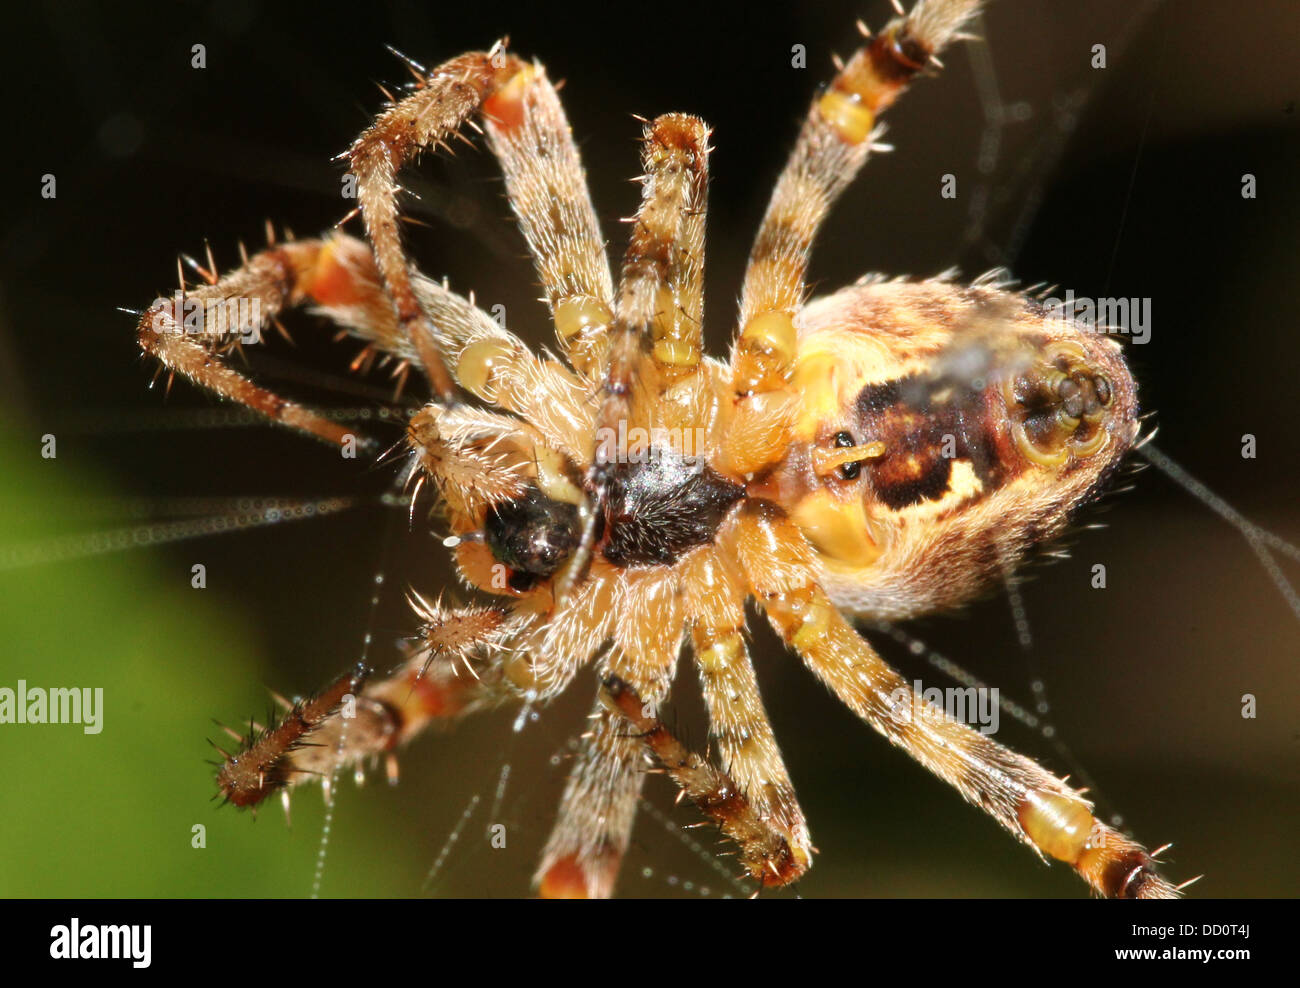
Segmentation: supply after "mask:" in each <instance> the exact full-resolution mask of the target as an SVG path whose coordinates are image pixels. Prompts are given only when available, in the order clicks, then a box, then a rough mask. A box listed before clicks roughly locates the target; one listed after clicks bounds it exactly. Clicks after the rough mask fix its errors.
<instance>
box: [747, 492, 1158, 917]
mask: <svg viewBox="0 0 1300 988" xmlns="http://www.w3.org/2000/svg"><path fill="white" fill-rule="evenodd" d="M735 546H736V556H737V559H738V560H739V562H740V564H741V567H742V568H743V569H744V571H745V573H746V574H747V578H748V580H749V583H750V588H751V592H752V593H753V595H754V596H755V597H756V598H757V599H758V601H759V603H760V605H761V606H762V607H763V610H764V611H765V612H766V614H767V616H768V618H769V620H770V621H771V622H772V626H773V627H774V628H775V629H776V631H777V632H778V633H779V634H780V635H781V636H782V637H783V638H784V639H785V640H786V642H787V643H788V644H789V645H790V646H791V647H793V648H794V649H795V650H796V651H797V652H798V653H799V656H800V657H801V658H802V659H803V661H804V663H805V664H806V665H807V666H808V668H809V669H811V670H812V671H813V673H814V674H816V675H817V677H818V678H820V679H821V680H822V681H823V682H824V683H825V684H826V685H827V686H828V687H830V688H831V689H832V690H833V691H834V692H835V694H836V695H837V696H838V697H839V698H840V699H841V700H842V701H843V702H844V703H845V704H846V705H847V706H848V707H849V708H850V709H851V710H853V712H854V713H856V714H857V715H858V716H859V717H861V718H862V719H863V720H864V721H866V722H867V723H868V724H870V725H871V726H872V727H873V728H874V729H875V730H876V731H878V732H879V733H881V734H882V735H884V736H885V738H886V739H887V740H889V741H890V743H892V744H895V745H897V746H898V747H900V748H902V749H903V750H904V751H905V752H907V753H908V754H909V755H911V756H912V757H913V758H915V759H916V760H917V761H918V762H920V763H921V764H922V765H924V766H925V767H926V768H927V769H929V770H930V771H931V772H933V773H934V774H935V775H937V776H938V777H939V778H941V779H943V780H944V781H945V782H947V783H948V784H949V785H951V786H953V788H955V789H956V790H957V791H958V792H959V793H960V794H961V795H962V796H963V797H964V798H965V799H966V800H967V801H968V802H970V803H972V804H974V805H975V806H978V807H979V808H981V809H983V810H984V811H985V812H986V813H988V814H989V815H990V816H992V817H993V818H994V819H995V820H997V821H998V823H1000V824H1002V826H1003V827H1005V828H1006V829H1007V830H1008V831H1010V832H1011V834H1012V835H1014V836H1015V837H1016V838H1017V839H1019V840H1021V841H1023V842H1024V843H1026V844H1028V845H1029V846H1030V847H1032V848H1034V850H1036V851H1037V852H1038V853H1039V854H1045V855H1049V856H1051V857H1053V858H1056V859H1058V860H1060V861H1064V862H1066V863H1067V864H1068V865H1070V867H1072V868H1073V869H1074V870H1075V871H1076V872H1077V873H1078V874H1079V875H1080V877H1082V878H1083V879H1084V880H1085V881H1086V882H1088V884H1089V885H1091V886H1092V887H1093V888H1094V889H1096V890H1097V891H1098V892H1100V893H1101V894H1103V895H1106V896H1111V897H1119V898H1166V897H1171V896H1174V895H1176V890H1175V889H1174V887H1173V886H1172V885H1170V884H1169V882H1167V881H1166V880H1165V879H1164V878H1162V877H1161V876H1160V874H1159V873H1158V872H1157V871H1156V868H1155V863H1154V860H1153V858H1152V856H1151V855H1150V854H1148V853H1147V851H1146V850H1145V849H1144V848H1143V847H1142V846H1141V845H1139V844H1136V843H1134V842H1133V841H1131V840H1129V839H1128V838H1127V837H1125V836H1124V835H1122V834H1120V833H1118V832H1116V831H1115V830H1113V829H1111V828H1110V827H1108V826H1106V825H1105V824H1104V823H1102V822H1101V821H1100V820H1098V819H1096V818H1095V817H1094V816H1093V815H1092V812H1091V807H1090V804H1089V803H1088V802H1087V801H1086V800H1084V799H1083V797H1082V796H1080V795H1079V793H1077V792H1076V791H1075V790H1074V789H1072V788H1071V787H1070V786H1068V785H1066V784H1065V782H1063V781H1062V780H1061V779H1058V778H1057V777H1056V776H1054V775H1052V774H1051V773H1050V772H1048V771H1046V770H1045V769H1044V768H1042V767H1041V766H1039V765H1038V764H1037V763H1035V762H1034V761H1032V760H1030V759H1029V758H1026V757H1025V756H1023V755H1019V754H1016V753H1015V752H1014V751H1011V750H1010V749H1008V748H1005V747H1003V746H1002V745H1000V744H998V743H997V742H995V741H993V740H992V739H990V738H989V737H987V736H986V735H984V734H981V733H979V732H978V731H975V730H972V729H971V728H970V727H968V726H966V725H965V724H962V723H960V722H959V721H957V720H955V719H953V718H952V717H950V716H949V715H948V714H946V713H945V712H943V711H941V710H938V709H937V708H933V707H923V706H922V705H919V704H918V703H917V701H916V698H915V697H914V696H913V694H912V691H911V688H910V687H909V686H908V684H907V682H906V680H904V679H903V677H902V676H900V675H899V674H898V673H897V672H895V671H894V670H893V669H892V668H891V667H890V666H889V665H888V663H886V662H885V661H884V660H883V659H882V658H881V657H880V656H879V655H878V654H876V651H875V650H874V649H873V648H872V647H871V645H870V644H868V643H867V642H866V640H864V639H863V638H862V636H861V635H859V634H858V633H857V632H856V631H855V630H854V629H853V627H852V626H851V625H850V624H849V622H848V621H847V620H845V618H844V617H843V615H841V614H840V612H839V610H838V609H836V608H835V606H834V605H833V604H831V602H830V601H829V600H828V599H827V597H826V595H825V594H824V593H823V592H822V590H821V588H820V587H819V586H818V585H817V582H816V578H815V572H814V564H813V560H812V551H811V549H810V547H809V546H808V544H807V542H806V541H805V540H804V538H803V536H802V534H801V533H800V532H799V530H798V528H797V527H796V526H795V525H794V524H793V523H792V522H791V521H789V519H787V518H786V517H785V516H784V515H783V514H782V513H781V512H780V511H779V509H777V508H775V506H773V505H770V504H767V503H765V502H755V503H753V504H752V505H750V506H747V508H746V509H745V510H744V511H743V513H742V516H741V519H740V524H739V529H738V531H737V534H736V540H735Z"/></svg>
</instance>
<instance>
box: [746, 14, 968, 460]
mask: <svg viewBox="0 0 1300 988" xmlns="http://www.w3.org/2000/svg"><path fill="white" fill-rule="evenodd" d="M979 6H980V0H919V2H918V3H917V4H916V5H915V6H914V7H913V8H912V10H911V12H910V13H908V14H906V15H901V16H899V17H896V18H894V19H893V20H891V21H890V22H889V23H888V24H887V25H885V28H884V29H883V30H882V31H881V32H880V33H879V34H878V35H875V36H874V37H870V38H869V40H868V42H867V43H866V44H865V45H864V46H863V47H861V48H859V49H858V50H857V51H855V52H854V53H853V55H852V57H850V58H849V60H848V62H846V63H844V64H843V65H842V66H841V67H840V69H839V72H838V73H837V74H836V75H835V77H834V78H833V79H832V80H831V82H830V85H829V86H828V87H827V88H826V89H825V90H824V91H823V92H821V93H820V94H819V95H818V96H817V97H816V98H815V99H814V100H813V103H812V106H811V107H810V108H809V111H808V116H807V119H806V120H805V121H804V125H803V129H802V130H801V131H800V133H799V138H798V141H797V142H796V144H795V147H794V150H793V152H791V154H790V158H789V160H788V161H787V163H786V166H785V169H784V170H783V171H782V173H781V176H780V178H779V179H777V183H776V188H775V189H774V190H773V192H772V198H771V201H770V202H769V204H768V207H767V213H766V214H765V215H764V217H763V222H762V225H761V226H760V227H759V231H758V236H757V237H756V238H755V241H754V246H753V248H752V250H751V252H750V256H749V265H748V267H747V269H746V271H745V281H744V286H743V289H742V292H741V302H740V317H739V329H740V335H739V337H738V338H737V340H736V343H735V346H734V347H733V349H732V353H731V372H732V388H733V390H734V391H735V393H736V394H737V395H738V396H740V397H741V399H742V400H741V402H740V405H741V406H742V407H740V408H739V409H738V410H737V415H736V417H735V418H734V420H733V425H732V429H733V433H734V438H733V440H732V441H731V442H730V443H729V444H728V445H731V446H733V447H736V448H744V449H747V450H750V453H749V455H748V456H747V457H746V458H744V459H742V460H741V461H740V463H739V466H741V467H743V468H745V469H744V471H743V472H746V473H749V472H752V471H753V470H755V469H757V468H758V467H760V466H762V465H763V464H764V463H766V462H770V461H771V460H772V459H774V458H776V457H777V456H779V455H780V453H781V451H783V450H784V449H785V445H786V443H785V428H786V423H787V421H788V417H789V415H790V404H789V402H788V401H784V400H782V399H783V397H784V396H783V395H781V394H779V392H782V391H783V390H784V389H785V388H786V387H787V385H788V384H789V381H790V373H791V370H792V368H793V362H794V355H795V349H796V336H797V333H796V330H795V326H794V318H795V315H796V313H797V312H798V311H799V309H800V307H801V306H802V305H803V304H804V302H805V301H806V298H805V296H806V295H807V272H808V258H809V255H810V253H811V251H812V245H813V241H814V239H815V238H816V236H817V232H818V230H820V228H821V225H822V223H823V222H824V221H825V219H826V216H827V214H828V213H829V212H830V209H831V207H832V206H833V205H834V203H835V200H836V199H838V198H839V195H840V193H841V192H843V191H844V189H845V188H846V187H847V186H848V184H849V183H850V182H851V181H852V180H853V178H854V177H855V176H856V175H857V173H858V171H859V170H860V169H861V168H862V166H863V165H864V164H865V163H866V160H867V157H868V155H869V154H870V152H871V150H872V147H873V145H874V141H875V138H876V137H877V136H878V134H879V133H880V130H879V129H878V128H877V124H876V119H877V117H878V116H879V114H881V113H882V112H883V111H884V110H885V109H887V108H888V107H889V106H890V104H892V103H893V102H894V100H896V99H897V98H898V96H899V95H900V94H901V93H902V92H903V90H904V89H905V88H906V87H907V85H908V83H909V82H910V81H911V80H912V79H913V78H914V77H915V76H916V74H917V73H918V72H920V71H921V70H922V69H924V68H926V66H927V65H928V64H930V63H932V62H937V60H936V56H937V54H938V53H939V52H940V51H942V50H943V49H944V48H945V47H946V46H947V45H948V44H949V43H950V42H951V41H952V40H953V39H954V38H956V37H957V36H958V33H959V31H960V30H961V27H962V26H963V25H964V24H965V23H966V22H967V21H968V20H969V19H970V18H971V17H972V16H973V15H974V13H975V11H976V10H977V9H978V8H979ZM772 392H778V394H774V395H771V396H770V397H769V394H770V393H772Z"/></svg>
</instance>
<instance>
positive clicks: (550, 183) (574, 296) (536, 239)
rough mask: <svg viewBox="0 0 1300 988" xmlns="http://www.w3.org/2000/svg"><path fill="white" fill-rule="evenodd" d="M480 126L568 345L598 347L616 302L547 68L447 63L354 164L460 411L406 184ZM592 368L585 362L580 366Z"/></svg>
mask: <svg viewBox="0 0 1300 988" xmlns="http://www.w3.org/2000/svg"><path fill="white" fill-rule="evenodd" d="M476 114H477V115H480V116H481V117H482V118H483V119H484V121H485V126H486V128H487V130H488V136H489V145H490V146H491V148H492V150H493V151H494V152H495V153H496V155H497V157H498V158H499V159H500V162H501V166H502V170H503V171H504V173H505V177H506V190H507V193H508V194H509V196H510V200H511V203H512V204H513V205H514V208H515V210H516V213H517V215H518V216H519V220H520V226H521V228H522V229H523V232H524V235H525V238H526V239H527V240H528V243H529V247H530V249H531V251H532V253H533V256H534V261H535V262H536V265H537V270H538V273H539V275H540V276H541V278H542V281H543V285H544V287H545V289H546V292H547V300H548V302H550V303H551V305H552V309H553V315H554V318H555V322H556V328H557V331H558V332H559V335H560V338H561V341H562V345H563V346H565V347H566V349H570V346H569V344H570V342H571V341H573V340H574V338H575V337H576V338H577V343H576V344H575V347H576V349H577V350H579V351H584V352H585V350H587V349H589V348H590V347H591V346H595V345H596V343H595V341H596V340H597V339H598V338H599V337H600V336H601V335H602V334H603V332H604V330H605V328H606V326H607V325H608V320H609V311H610V302H611V301H612V297H613V287H612V280H611V278H610V274H609V266H608V261H607V259H606V258H605V256H604V241H603V239H602V238H601V236H600V230H599V227H598V225H597V223H596V219H595V211H594V210H593V208H592V206H591V201H590V197H589V195H588V193H587V191H586V183H585V179H584V176H583V171H582V166H581V163H580V161H579V159H578V154H577V150H576V148H575V147H574V144H573V138H572V136H571V134H570V133H569V127H568V123H567V121H566V120H565V117H564V113H563V110H562V109H561V108H560V104H559V98H558V96H557V95H556V93H555V90H554V87H553V86H551V84H550V82H549V81H548V80H547V79H546V77H545V75H544V73H543V72H542V69H541V67H540V66H537V65H530V64H528V63H527V62H524V61H523V60H521V59H520V58H518V57H517V56H515V55H512V54H509V53H508V52H506V51H505V50H504V48H503V47H501V46H500V45H498V46H496V47H494V48H493V49H492V51H490V52H471V53H469V54H465V55H461V56H459V57H457V58H454V59H451V60H450V61H447V62H444V63H443V64H442V65H440V66H438V67H437V68H436V69H434V70H433V71H432V72H430V73H429V74H428V75H427V76H426V77H424V78H423V80H421V82H420V83H419V88H418V89H416V91H415V92H413V93H411V94H410V95H408V96H406V97H405V98H403V99H401V100H399V101H398V102H396V103H393V104H391V105H390V106H389V107H388V108H387V109H385V110H384V112H383V113H381V114H380V115H379V117H378V118H377V119H376V120H375V122H374V123H373V124H372V125H371V126H370V127H368V128H367V129H366V130H365V132H364V133H362V135H361V136H360V137H359V138H357V140H356V142H355V143H354V144H353V145H352V147H351V149H350V150H349V152H348V158H349V162H350V167H351V170H352V173H353V174H354V175H355V176H356V177H357V197H358V202H359V206H360V209H361V215H362V219H363V221H364V223H365V227H366V233H367V236H368V237H369V239H370V242H371V244H372V245H373V246H374V251H375V257H376V260H377V262H378V266H379V270H380V272H381V275H382V278H383V283H384V285H385V286H386V287H387V290H388V293H389V295H390V297H391V298H392V300H393V304H394V306H395V307H396V311H397V316H398V320H399V323H400V325H401V327H402V331H403V333H404V335H406V336H407V338H408V339H410V340H411V342H412V345H413V346H414V347H415V349H416V350H417V351H419V352H420V353H421V354H423V356H424V359H423V361H422V362H423V363H424V365H425V368H426V371H427V372H428V374H429V378H430V381H431V383H432V385H433V389H434V392H435V394H436V395H437V396H438V398H439V399H440V400H441V401H442V402H443V403H444V404H452V403H454V401H455V397H456V396H455V385H454V383H453V381H452V377H451V375H450V373H449V372H448V371H447V369H446V367H445V366H444V365H443V363H442V359H441V355H440V354H439V352H438V346H437V342H436V336H435V333H434V330H433V328H432V327H431V326H430V325H429V320H428V317H427V316H426V314H425V313H424V312H423V311H422V310H421V308H420V304H419V296H418V293H417V292H416V290H415V288H414V285H413V283H412V277H411V273H410V269H409V262H408V260H407V257H406V253H405V251H404V250H403V247H402V242H401V235H400V232H399V229H398V208H397V192H398V186H397V174H398V172H400V171H401V169H402V167H403V166H404V165H405V164H406V163H407V162H408V161H409V160H410V159H411V158H412V157H414V156H415V155H417V154H418V153H419V152H420V151H422V150H424V149H426V148H430V147H437V146H439V145H445V142H446V141H447V140H449V139H450V138H451V137H453V136H461V134H460V132H461V129H462V128H463V127H464V126H466V125H467V124H470V123H471V118H472V117H474V116H475V115H476ZM588 361H589V358H588V357H586V356H580V357H575V363H576V364H578V365H579V366H582V365H584V364H585V363H587V362H588Z"/></svg>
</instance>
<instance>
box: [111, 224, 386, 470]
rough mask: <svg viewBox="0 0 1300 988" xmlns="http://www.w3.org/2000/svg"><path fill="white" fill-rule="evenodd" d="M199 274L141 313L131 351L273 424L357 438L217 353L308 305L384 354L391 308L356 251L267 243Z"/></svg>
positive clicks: (337, 438)
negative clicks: (200, 281)
mask: <svg viewBox="0 0 1300 988" xmlns="http://www.w3.org/2000/svg"><path fill="white" fill-rule="evenodd" d="M203 273H204V274H205V275H206V276H207V277H208V278H209V284H205V285H199V286H197V287H193V288H189V289H187V290H185V291H184V292H183V293H179V294H178V295H177V296H174V297H173V298H159V299H157V300H155V301H154V303H153V305H151V306H150V307H149V308H148V309H147V310H146V311H145V312H144V313H143V314H142V315H141V317H140V322H139V324H138V326H137V328H136V336H137V339H138V341H139V344H140V347H141V348H142V349H143V350H144V351H145V352H146V353H148V354H150V355H152V356H154V357H157V358H158V359H159V360H160V361H161V362H162V365H163V366H164V367H165V368H167V370H168V371H169V372H171V373H174V374H180V375H182V376H183V377H186V378H188V379H189V380H191V381H193V382H194V383H195V384H197V385H198V386H199V387H201V388H204V389H205V390H207V391H211V392H213V393H215V394H217V395H220V396H221V397H223V398H229V399H231V400H233V401H237V402H239V403H240V404H242V405H246V406H247V407H248V408H251V409H253V410H254V411H256V412H260V413H261V414H263V415H265V416H266V417H267V418H268V419H270V420H271V421H273V422H276V423H279V424H281V425H285V426H288V427H290V428H293V429H297V430H299V431H301V432H305V433H307V434H308V435H312V436H315V437H317V438H318V439H323V440H324V441H325V442H327V443H331V444H334V445H343V444H344V443H346V442H347V441H348V440H349V438H353V437H355V438H357V439H360V438H361V437H358V436H356V430H355V429H353V428H350V427H346V426H343V425H340V424H339V423H337V422H332V421H330V420H329V419H327V418H325V417H324V416H323V415H321V414H319V413H317V412H313V411H311V410H309V409H307V408H304V407H303V406H302V405H299V404H297V403H295V402H292V401H289V400H288V399H286V398H282V397H281V396H280V395H278V394H276V393H275V392H273V391H270V390H268V389H266V388H264V387H261V386H260V385H258V384H255V383H253V381H251V380H250V379H249V378H248V377H247V375H245V374H244V373H243V372H242V371H239V370H236V369H235V368H233V367H231V366H230V365H229V363H228V362H227V360H226V356H225V353H224V351H225V350H228V349H234V348H237V347H238V346H240V345H241V344H243V343H248V342H254V341H256V340H260V339H261V334H262V332H263V330H264V328H265V327H266V326H267V324H268V323H270V322H273V321H274V320H275V317H276V316H277V315H278V314H279V313H281V312H284V311H285V310H287V309H289V308H292V307H294V306H298V305H304V304H311V305H314V306H315V307H316V309H317V310H318V311H319V312H320V313H322V314H323V315H326V316H328V317H330V318H332V319H334V320H336V321H337V322H339V323H341V324H342V325H344V326H346V327H348V328H349V329H350V330H352V331H353V332H355V333H357V335H360V336H362V337H363V338H365V339H368V340H370V341H373V342H374V343H375V344H376V345H377V346H379V347H380V348H381V349H387V350H389V351H390V352H392V351H393V349H394V348H393V347H392V345H391V337H390V335H389V333H388V332H387V330H386V328H385V322H387V323H392V321H393V320H392V316H391V309H392V307H391V305H389V304H388V302H387V300H386V299H385V298H384V296H383V293H382V290H381V289H380V288H379V285H378V284H377V282H376V281H375V277H374V275H375V272H374V268H373V264H372V263H371V261H370V252H369V250H368V249H366V247H365V245H364V244H362V243H361V242H360V241H357V240H353V239H352V238H345V239H344V238H330V239H325V240H300V241H293V242H290V243H284V244H278V245H275V244H273V245H272V246H269V247H267V248H266V249H265V250H262V251H260V252H259V253H257V254H255V255H254V256H253V257H252V258H250V259H248V260H246V261H245V263H244V264H243V265H242V266H240V267H238V268H235V269H234V270H232V271H230V272H228V273H227V274H226V275H224V276H222V277H217V275H216V272H215V271H207V270H205V271H204V272H203ZM385 314H387V319H386V320H385V318H384V315H385ZM398 355H399V357H400V356H401V354H400V352H399V353H398Z"/></svg>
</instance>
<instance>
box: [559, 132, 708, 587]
mask: <svg viewBox="0 0 1300 988" xmlns="http://www.w3.org/2000/svg"><path fill="white" fill-rule="evenodd" d="M708 135H709V131H708V128H707V127H706V126H705V124H704V121H702V120H700V119H699V118H698V117H693V116H689V115H687V114H682V113H671V114H665V115H663V116H660V117H657V118H656V119H655V120H654V121H653V122H652V123H650V124H649V125H647V126H646V128H645V131H644V133H643V134H642V151H641V165H642V169H643V171H644V174H643V176H642V179H641V181H642V190H641V205H640V208H639V209H638V210H637V215H636V218H635V220H634V221H633V226H632V234H631V236H630V238H629V240H628V246H627V252H626V254H625V255H624V260H623V270H622V275H621V278H620V282H619V289H618V305H617V311H616V313H615V317H614V324H613V328H612V329H611V330H610V333H609V336H610V339H609V353H608V356H607V358H606V362H605V372H604V380H603V386H602V391H601V403H600V409H599V411H598V412H597V414H596V422H595V426H596V431H595V436H596V446H595V451H594V453H593V460H592V464H591V467H590V470H589V475H588V478H587V483H588V488H589V491H590V494H591V499H592V501H593V504H591V505H589V507H588V512H587V517H586V519H585V524H584V527H583V533H582V539H581V542H580V544H579V547H578V550H577V552H575V553H574V556H573V560H572V562H571V563H570V565H569V566H568V568H567V570H566V573H565V575H564V577H563V579H562V582H561V587H560V589H559V596H560V597H563V596H564V594H565V593H566V592H567V589H568V587H569V585H571V584H572V582H573V581H575V580H578V579H581V578H582V577H583V576H584V575H585V573H586V567H587V566H588V565H589V563H590V560H591V550H592V544H593V542H594V541H595V528H596V522H597V520H598V518H599V515H600V513H601V511H602V510H603V508H604V504H605V498H606V494H607V488H608V483H609V473H610V469H611V466H612V464H614V463H615V462H617V460H618V458H619V457H620V456H626V455H627V454H628V453H629V452H630V451H629V450H619V449H617V437H618V436H620V435H626V434H628V433H630V432H631V430H632V429H633V428H634V427H636V426H640V427H642V428H648V427H650V426H655V425H666V424H668V423H660V422H650V421H640V420H638V419H636V418H635V417H634V416H635V415H636V414H638V413H639V414H641V415H642V416H644V415H645V413H646V412H647V411H648V410H649V409H651V408H653V407H654V405H655V402H653V401H652V400H649V399H651V398H653V397H657V395H658V393H659V392H660V391H661V390H662V389H663V387H664V386H665V385H666V384H668V383H670V382H672V381H674V380H677V379H679V378H681V377H683V376H685V375H688V374H691V373H693V372H694V371H695V370H696V369H697V368H698V367H699V364H700V356H701V352H702V338H703V337H702V333H703V315H704V283H703V277H704V264H703V260H704V256H703V251H704V226H705V203H706V197H707V191H708V156H709V151H710V148H709V146H708ZM634 392H635V393H634Z"/></svg>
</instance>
